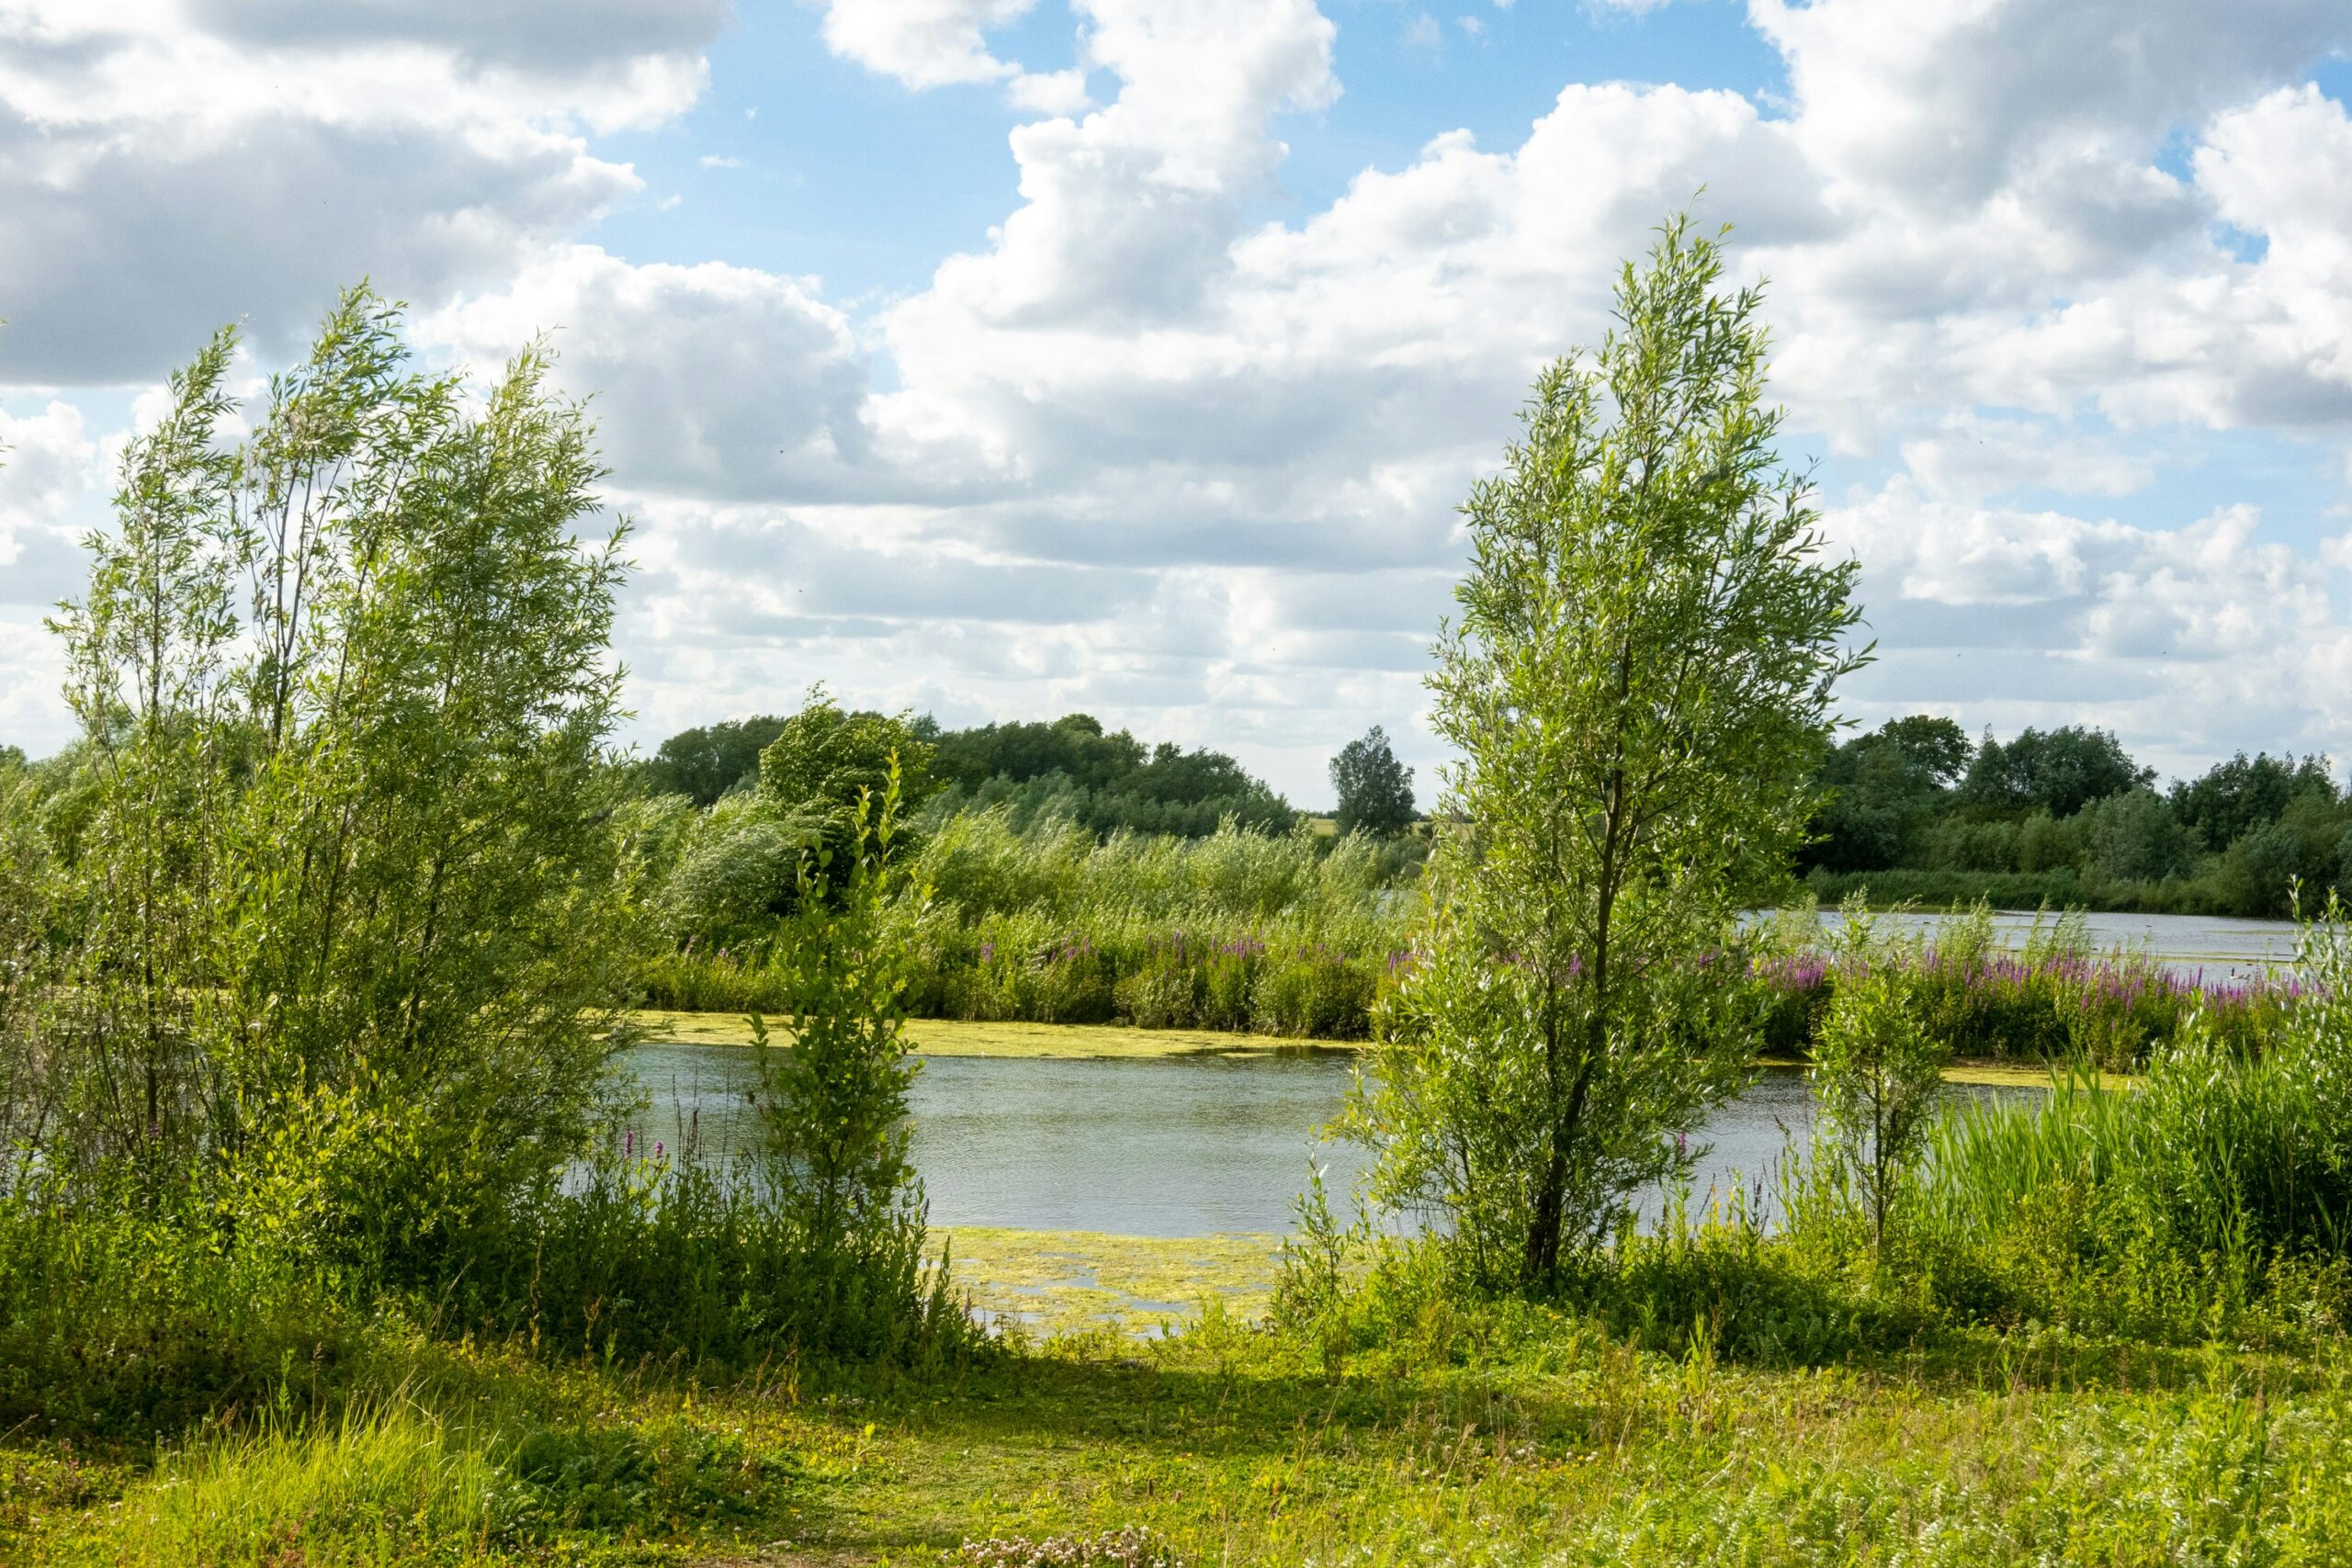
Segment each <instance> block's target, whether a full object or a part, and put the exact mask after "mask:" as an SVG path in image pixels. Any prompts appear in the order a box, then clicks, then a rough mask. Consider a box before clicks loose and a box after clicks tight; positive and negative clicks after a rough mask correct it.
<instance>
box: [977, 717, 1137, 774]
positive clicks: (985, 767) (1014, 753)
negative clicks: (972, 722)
mask: <svg viewBox="0 0 2352 1568" xmlns="http://www.w3.org/2000/svg"><path fill="white" fill-rule="evenodd" d="M938 746H939V750H938V755H937V757H936V759H935V761H934V763H933V771H934V773H935V775H936V776H937V778H938V779H939V781H940V782H941V783H943V784H956V785H957V786H959V787H961V788H962V789H964V790H966V791H967V792H968V791H971V790H976V789H978V788H979V787H980V786H981V785H982V784H987V783H988V782H989V780H991V779H999V778H1001V779H1006V780H1009V781H1011V782H1012V783H1013V784H1026V783H1028V782H1029V781H1030V780H1031V779H1036V778H1043V777H1045V776H1046V774H1048V773H1059V774H1061V775H1062V776H1063V777H1064V778H1066V779H1068V780H1069V782H1070V783H1072V784H1076V785H1077V786H1079V787H1080V788H1081V789H1087V790H1100V789H1111V788H1115V787H1116V786H1118V785H1119V784H1122V783H1123V782H1125V780H1126V779H1128V778H1129V777H1130V776H1131V775H1132V774H1133V773H1135V771H1136V769H1138V768H1140V767H1142V766H1143V765H1144V762H1145V761H1146V760H1147V757H1148V752H1147V751H1146V750H1145V749H1144V746H1143V744H1142V743H1141V742H1140V741H1138V740H1136V738H1135V737H1134V736H1132V735H1129V734H1128V733H1127V732H1126V731H1125V730H1117V731H1114V732H1113V733H1111V734H1107V735H1106V734H1104V733H1103V723H1102V721H1101V720H1100V719H1097V718H1096V717H1094V716H1092V715H1091V714H1083V713H1073V714H1067V715H1065V716H1062V717H1060V718H1057V719H1056V720H1054V722H1052V723H1051V724H984V725H980V726H978V727H977V728H971V729H951V730H946V731H943V732H942V733H941V734H940V736H939V740H938Z"/></svg>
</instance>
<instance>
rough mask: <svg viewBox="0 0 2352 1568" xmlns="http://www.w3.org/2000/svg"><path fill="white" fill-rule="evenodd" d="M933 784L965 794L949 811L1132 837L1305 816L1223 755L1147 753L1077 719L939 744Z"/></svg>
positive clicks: (1086, 718)
mask: <svg viewBox="0 0 2352 1568" xmlns="http://www.w3.org/2000/svg"><path fill="white" fill-rule="evenodd" d="M933 776H934V777H935V778H937V779H938V780H939V781H940V782H941V783H943V784H946V785H948V786H950V787H951V788H952V789H954V790H955V791H956V794H955V795H951V796H949V797H948V800H947V802H946V803H945V804H948V805H958V804H965V803H969V804H991V803H996V802H1007V803H1011V804H1012V805H1013V806H1014V807H1015V809H1016V811H1019V812H1022V813H1023V814H1027V813H1030V812H1032V811H1034V810H1035V809H1037V808H1041V807H1050V808H1051V809H1053V810H1055V811H1057V812H1061V813H1065V814H1068V815H1070V816H1072V817H1073V818H1074V819H1075V820H1077V821H1078V822H1079V823H1080V825H1082V826H1084V827H1087V828H1090V829H1093V830H1094V831H1095V832H1098V833H1105V834H1107V833H1113V832H1116V831H1119V830H1120V829H1127V830H1131V831H1135V832H1141V833H1179V834H1182V835H1185V836H1187V837H1195V838H1196V837H1200V836H1203V835H1205V834H1209V833H1213V832H1215V831H1216V829H1217V824H1218V823H1220V822H1221V821H1223V820H1225V819H1226V818H1233V819H1234V820H1236V821H1238V823H1240V824H1241V825H1242V826H1244V827H1249V828H1264V829H1273V830H1281V829H1287V828H1289V827H1290V826H1291V824H1292V823H1293V821H1294V820H1295V816H1296V814H1295V813H1294V812H1293V811H1292V810H1291V807H1290V803H1289V802H1287V801H1285V800H1284V799H1283V797H1282V796H1281V795H1277V794H1276V793H1275V792H1274V791H1273V790H1272V789H1271V788H1269V787H1268V786H1267V785H1266V784H1265V783H1264V781H1262V780H1261V779H1258V778H1255V777H1253V776H1251V774H1250V772H1249V770H1248V769H1246V768H1244V767H1242V766H1241V764H1240V763H1239V762H1238V761H1234V760H1233V759H1232V758H1231V757H1228V756H1227V755H1226V754H1225V753H1224V752H1222V751H1212V750H1206V749H1202V750H1192V751H1187V750H1184V749H1183V748H1182V747H1181V746H1178V745H1175V744H1173V743H1172V742H1169V741H1162V742H1161V743H1160V744H1159V745H1158V746H1155V747H1150V748H1146V747H1145V746H1144V745H1143V743H1142V742H1140V741H1138V740H1137V739H1136V738H1135V737H1134V736H1132V735H1130V734H1128V733H1127V732H1126V731H1125V730H1124V729H1121V730H1114V731H1110V732H1108V733H1105V732H1104V730H1103V725H1102V723H1101V721H1100V720H1098V719H1096V718H1094V717H1093V716H1091V715H1088V714H1082V713H1075V714H1069V715H1067V716H1064V717H1061V718H1058V719H1057V720H1055V721H1054V722H1053V723H1051V724H989V725H981V726H979V727H978V728H972V729H962V730H948V731H945V732H944V733H941V734H939V736H938V751H937V754H936V756H935V758H934V760H933Z"/></svg>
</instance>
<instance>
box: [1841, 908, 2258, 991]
mask: <svg viewBox="0 0 2352 1568" xmlns="http://www.w3.org/2000/svg"><path fill="white" fill-rule="evenodd" d="M1879 918H1880V919H1882V920H1883V921H1885V922H1886V923H1887V925H1888V926H1889V927H1891V928H1895V929H1905V930H1912V929H1924V930H1927V931H1934V930H1935V929H1936V928H1937V927H1938V926H1940V925H1943V924H1945V923H1946V922H1948V921H1950V920H1953V919H1960V918H1962V917H1959V916H1955V915H1928V914H1908V915H1882V916H1880V917H1879ZM2035 918H2036V917H2035V916H2034V915H2033V913H2032V912H2031V911H2030V910H2024V911H2020V910H2014V909H2011V910H2002V911H1999V912H1997V913H1996V914H1995V915H1994V916H1993V928H1994V930H1995V931H1996V932H1997V933H1998V934H1999V935H2000V936H2001V937H2002V939H2003V940H2005V941H2007V942H2009V943H2010V944H2012V945H2014V946H2019V947H2022V946H2023V945H2024V944H2025V940H2026V936H2027V933H2029V932H2030V931H2032V929H2033V922H2034V919H2035ZM1821 919H1822V923H1823V924H1824V925H1826V926H1831V927H1834V926H1836V925H1837V924H1838V911H1837V910H1835V909H1824V910H1823V911H1822V912H1821ZM2081 919H2082V922H2083V926H2084V929H2085V930H2086V931H2087V932H2088V933H2089V935H2090V940H2091V946H2092V947H2093V948H2094V949H2096V950H2099V951H2106V950H2109V949H2112V948H2123V949H2126V950H2143V951H2145V952H2146V953H2148V954H2149V955H2150V956H2151V957H2153V958H2155V959H2158V960H2160V961H2161V962H2162V963H2163V964H2164V965H2165V967H2166V968H2168V969H2170V970H2172V971H2173V973H2175V974H2177V975H2178V976H2181V977H2182V978H2184V979H2189V980H2198V979H2200V978H2201V979H2202V980H2203V981H2204V982H2205V983H2209V984H2219V983H2221V982H2223V981H2228V980H2245V979H2253V978H2256V977H2258V976H2262V975H2264V974H2266V973H2267V972H2269V971H2271V970H2273V969H2279V968H2284V967H2287V966H2289V965H2290V964H2293V963H2294V961H2295V931H2296V928H2295V926H2294V924H2293V922H2291V921H2289V920H2247V919H2237V918H2235V917H2233V916H2227V915H2087V914H2086V915H2084V916H2082V917H2081Z"/></svg>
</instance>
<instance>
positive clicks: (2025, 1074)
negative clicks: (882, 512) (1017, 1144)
mask: <svg viewBox="0 0 2352 1568" xmlns="http://www.w3.org/2000/svg"><path fill="white" fill-rule="evenodd" d="M636 1016H637V1021H638V1022H639V1023H640V1024H642V1025H643V1026H644V1028H645V1030H646V1032H647V1033H648V1034H649V1035H650V1036H651V1038H653V1039H654V1040H656V1041H660V1042H663V1043H669V1044H674V1045H749V1044H750V1043H752V1029H751V1025H750V1024H749V1023H748V1022H746V1021H745V1020H744V1017H743V1015H742V1014H741V1013H732V1012H669V1011H662V1010H655V1009H648V1010H644V1011H642V1012H639V1013H638V1014H637V1015H636ZM907 1038H908V1040H910V1042H912V1043H913V1045H914V1049H915V1051H916V1053H917V1054H918V1055H925V1056H989V1057H996V1058H998V1059H1000V1060H1008V1061H1010V1060H1018V1059H1023V1058H1027V1059H1032V1060H1037V1059H1045V1058H1062V1057H1066V1058H1071V1059H1078V1060H1086V1059H1098V1060H1099V1059H1106V1058H1107V1059H1125V1060H1142V1059H1146V1058H1149V1057H1155V1056H1193V1055H1227V1056H1233V1055H1260V1054H1264V1053H1289V1054H1302V1053H1309V1052H1317V1051H1329V1052H1336V1053H1339V1054H1341V1055H1354V1054H1356V1053H1359V1052H1361V1051H1363V1049H1364V1046H1363V1043H1362V1042H1350V1041H1344V1040H1289V1039H1283V1038H1282V1037H1280V1036H1276V1035H1271V1034H1227V1033H1221V1032H1216V1031H1214V1030H1206V1029H1136V1028H1134V1027H1133V1026H1131V1025H1126V1024H1116V1023H973V1022H968V1021H965V1020H962V1019H954V1018H910V1019H909V1020H908V1021H907ZM1756 1065H1757V1066H1759V1067H1783V1068H1790V1069H1797V1068H1802V1067H1803V1066H1804V1063H1803V1062H1801V1061H1798V1060H1796V1059H1795V1058H1793V1057H1787V1058H1783V1057H1777V1056H1767V1057H1762V1058H1760V1059H1758V1062H1757V1064H1756ZM2104 1077H2105V1078H2106V1081H2107V1082H2108V1083H2109V1085H2115V1084H2120V1083H2123V1082H2125V1081H2127V1080H2126V1079H2125V1078H2124V1077H2122V1076H2121V1075H2119V1074H2114V1073H2109V1074H2106V1075H2104ZM1944 1081H1945V1082H1947V1083H1961V1084H1979V1085H1983V1086H1985V1087H1988V1088H2001V1089H2043V1088H2047V1087H2048V1086H2049V1083H2050V1070H2049V1069H2048V1068H2047V1067H2039V1066H2017V1065H2012V1064H2007V1063H1995V1062H1955V1063H1953V1064H1952V1065H1951V1066H1947V1067H1946V1068H1945V1069H1944Z"/></svg>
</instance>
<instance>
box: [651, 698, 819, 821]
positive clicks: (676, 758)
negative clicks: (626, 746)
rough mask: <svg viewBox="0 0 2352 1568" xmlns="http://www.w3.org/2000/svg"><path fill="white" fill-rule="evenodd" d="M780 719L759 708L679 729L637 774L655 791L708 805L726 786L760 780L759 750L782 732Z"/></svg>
mask: <svg viewBox="0 0 2352 1568" xmlns="http://www.w3.org/2000/svg"><path fill="white" fill-rule="evenodd" d="M785 723H786V721H785V720H784V719H782V718H779V717H776V716H774V715H770V714H761V715H756V716H752V717H751V718H738V719H729V720H728V721H727V722H725V723H723V724H709V725H698V726H696V727H695V728H693V729H682V730H680V731H678V733H677V734H675V735H673V736H672V737H670V739H667V740H664V741H663V742H662V745H661V749H660V750H657V751H655V752H654V753H653V755H652V756H650V757H649V758H647V759H646V761H644V763H643V764H642V765H641V767H640V768H639V777H641V778H642V779H643V780H644V783H645V786H646V787H647V788H648V789H650V790H651V791H653V792H654V793H656V794H659V795H684V796H686V797H687V798H688V799H690V800H692V801H693V802H694V803H695V805H696V806H708V805H710V804H711V803H712V802H714V801H716V800H717V799H718V797H719V796H720V795H725V794H726V793H727V792H728V791H729V790H730V789H734V788H737V787H738V786H741V785H747V784H756V783H758V782H759V776H760V753H761V752H762V751H763V750H767V748H768V747H769V746H771V745H773V744H774V743H775V738H776V737H777V736H779V735H781V734H783V733H784V726H785Z"/></svg>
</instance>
